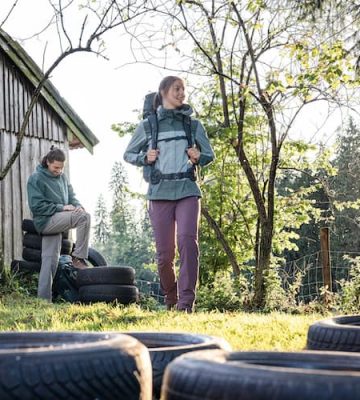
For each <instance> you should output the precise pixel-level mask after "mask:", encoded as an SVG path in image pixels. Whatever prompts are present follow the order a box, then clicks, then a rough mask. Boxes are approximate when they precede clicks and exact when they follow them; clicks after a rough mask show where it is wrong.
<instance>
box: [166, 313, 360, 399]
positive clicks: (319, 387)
mask: <svg viewBox="0 0 360 400" xmlns="http://www.w3.org/2000/svg"><path fill="white" fill-rule="evenodd" d="M324 350H325V351H324ZM359 352H360V316H347V317H336V318H330V319H327V320H324V321H319V322H316V323H315V324H313V325H312V326H310V328H309V331H308V338H307V350H306V351H301V352H291V353H289V352H274V351H254V352H229V351H224V350H207V351H198V352H191V353H188V354H185V355H183V356H181V357H178V358H176V359H175V360H174V361H172V362H171V363H169V365H168V366H167V368H166V370H165V374H164V378H163V384H162V388H161V399H162V400H238V399H244V400H250V399H251V400H273V399H276V400H288V399H291V400H303V399H306V400H338V399H341V400H353V399H358V398H360V356H359ZM356 353H357V354H356Z"/></svg>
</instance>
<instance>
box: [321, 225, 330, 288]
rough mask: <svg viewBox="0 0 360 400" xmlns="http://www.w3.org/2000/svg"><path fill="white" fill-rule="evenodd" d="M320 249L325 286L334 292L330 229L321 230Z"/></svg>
mask: <svg viewBox="0 0 360 400" xmlns="http://www.w3.org/2000/svg"><path fill="white" fill-rule="evenodd" d="M320 249H321V261H322V273H323V280H324V286H325V288H326V290H327V291H329V292H332V280H331V260H330V235H329V228H320Z"/></svg>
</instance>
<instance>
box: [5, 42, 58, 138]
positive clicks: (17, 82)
mask: <svg viewBox="0 0 360 400" xmlns="http://www.w3.org/2000/svg"><path fill="white" fill-rule="evenodd" d="M0 83H1V86H0V130H5V131H6V132H11V133H15V134H16V133H18V132H19V130H20V126H21V123H22V121H23V119H24V115H25V113H26V110H27V107H28V105H29V104H30V101H31V94H32V93H33V87H32V85H31V84H30V83H29V82H28V81H27V80H26V78H25V77H24V76H23V74H22V73H21V71H19V70H18V69H17V68H16V66H15V65H14V64H13V63H12V61H11V60H10V59H9V58H8V57H7V56H6V54H4V53H3V52H2V51H1V49H0ZM26 135H27V136H30V137H37V138H44V139H48V140H54V141H56V142H60V143H62V142H65V141H66V127H65V124H64V123H63V121H62V120H61V119H60V117H59V116H58V115H57V114H56V113H55V112H54V111H53V110H52V108H51V107H50V106H49V105H48V104H47V102H46V101H45V100H43V99H42V98H40V99H39V100H38V102H37V104H36V105H35V107H34V109H33V111H32V113H31V116H30V120H29V124H28V126H27V128H26Z"/></svg>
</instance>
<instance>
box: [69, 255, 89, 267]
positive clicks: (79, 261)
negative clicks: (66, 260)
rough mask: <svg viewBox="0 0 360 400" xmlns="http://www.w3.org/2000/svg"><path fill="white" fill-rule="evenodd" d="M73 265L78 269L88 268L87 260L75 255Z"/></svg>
mask: <svg viewBox="0 0 360 400" xmlns="http://www.w3.org/2000/svg"><path fill="white" fill-rule="evenodd" d="M72 265H73V267H75V268H78V269H85V268H88V265H87V264H86V261H85V260H84V259H83V258H77V257H73V258H72Z"/></svg>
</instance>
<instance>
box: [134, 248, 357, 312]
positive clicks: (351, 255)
mask: <svg viewBox="0 0 360 400" xmlns="http://www.w3.org/2000/svg"><path fill="white" fill-rule="evenodd" d="M321 256H322V252H321V251H318V252H316V253H313V254H309V255H306V256H304V257H301V258H299V259H297V260H294V261H290V262H287V263H285V264H284V265H282V266H281V267H279V270H278V272H279V276H280V279H281V285H282V287H283V289H284V290H286V291H288V290H290V289H291V286H292V285H298V287H299V288H298V294H297V299H298V300H299V301H302V302H305V303H307V302H309V301H312V300H315V299H317V298H320V296H321V291H322V290H323V288H324V277H323V266H322V258H321ZM329 256H330V267H331V278H332V288H331V291H332V292H339V291H340V290H341V281H343V280H344V281H348V280H349V279H350V270H351V267H352V265H353V264H354V262H355V258H356V257H360V252H359V253H357V252H347V253H344V252H338V251H330V252H329ZM136 284H137V287H138V288H139V291H140V293H142V294H143V295H146V296H151V297H153V298H154V299H156V300H157V301H158V302H159V303H160V304H164V295H163V294H162V292H161V288H160V284H159V282H149V281H146V280H141V279H137V280H136Z"/></svg>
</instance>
